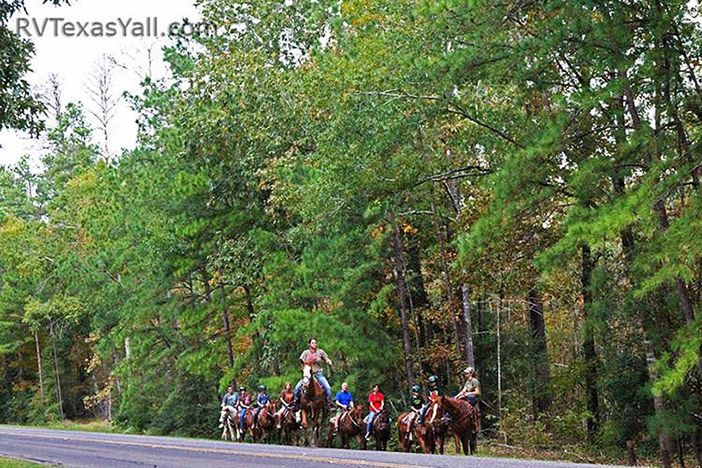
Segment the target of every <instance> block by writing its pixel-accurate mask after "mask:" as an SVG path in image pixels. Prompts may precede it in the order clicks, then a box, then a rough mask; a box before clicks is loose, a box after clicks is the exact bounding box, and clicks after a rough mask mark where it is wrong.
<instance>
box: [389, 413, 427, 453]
mask: <svg viewBox="0 0 702 468" xmlns="http://www.w3.org/2000/svg"><path fill="white" fill-rule="evenodd" d="M418 419H419V415H417V414H416V413H415V412H409V413H402V414H401V415H400V417H399V418H398V419H397V435H398V439H399V441H400V449H401V450H402V451H403V452H409V451H410V450H411V449H412V445H413V444H414V443H415V442H417V443H418V444H419V447H420V448H421V449H422V452H424V453H431V452H433V451H434V432H433V431H432V428H431V426H430V425H429V424H428V423H426V422H425V423H424V424H419V421H418Z"/></svg>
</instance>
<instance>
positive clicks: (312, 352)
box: [219, 338, 480, 440]
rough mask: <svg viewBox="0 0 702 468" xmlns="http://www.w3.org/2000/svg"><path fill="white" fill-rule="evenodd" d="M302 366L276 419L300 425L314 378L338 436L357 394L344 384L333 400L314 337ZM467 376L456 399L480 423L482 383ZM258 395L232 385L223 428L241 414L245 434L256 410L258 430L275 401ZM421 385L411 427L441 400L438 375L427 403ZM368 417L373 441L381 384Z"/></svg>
mask: <svg viewBox="0 0 702 468" xmlns="http://www.w3.org/2000/svg"><path fill="white" fill-rule="evenodd" d="M300 363H301V366H302V374H303V375H302V378H301V379H300V381H299V382H298V383H297V385H295V387H294V389H293V387H292V383H291V382H286V383H285V387H284V388H283V390H282V391H281V393H280V395H279V401H280V404H281V407H280V409H279V410H278V411H277V412H276V413H275V418H276V420H277V421H280V418H282V417H284V416H285V415H286V413H292V414H294V415H295V418H296V420H297V421H298V422H299V411H300V397H301V393H302V390H303V388H306V387H307V386H308V384H310V383H311V382H312V379H314V380H316V382H318V384H319V385H320V386H321V388H322V389H323V391H324V395H325V398H326V404H327V406H328V407H329V408H330V409H331V410H336V415H335V416H334V417H333V418H332V419H331V423H332V427H333V433H334V434H335V433H336V432H337V431H338V429H339V421H340V419H341V418H342V417H343V416H344V415H346V414H347V413H349V412H350V411H352V410H353V409H354V407H355V405H354V399H353V395H352V394H351V391H350V390H349V384H348V383H347V382H344V383H342V384H341V389H340V390H339V392H337V394H336V396H335V397H334V398H332V389H331V386H330V385H329V381H328V380H327V379H326V377H325V376H324V369H323V363H326V364H328V365H330V366H331V364H332V361H331V359H329V356H328V355H327V353H326V352H324V350H322V349H320V348H318V346H317V340H316V339H315V338H311V339H310V340H309V342H308V348H307V349H305V350H304V351H303V352H302V354H301V355H300ZM463 376H464V379H465V383H464V385H463V387H462V389H461V390H460V391H459V392H458V394H457V395H455V397H454V398H456V399H459V400H465V401H467V402H468V403H469V404H470V406H471V407H473V409H474V410H475V412H476V414H477V415H478V416H477V419H478V424H479V421H480V408H479V399H480V381H479V380H478V379H477V373H476V371H475V369H474V368H472V367H467V368H466V369H465V370H464V371H463ZM258 390H259V391H258V394H257V395H256V398H255V400H254V399H253V398H252V397H251V395H250V394H249V393H248V392H247V391H246V387H244V386H241V387H239V391H238V393H237V392H234V388H233V387H232V386H229V387H228V388H227V393H226V394H225V395H224V396H223V397H222V405H221V406H222V413H221V415H220V420H219V422H220V426H219V427H220V428H222V427H223V424H224V419H225V416H226V415H227V413H230V414H237V413H238V415H239V428H241V430H242V432H243V430H244V428H245V427H246V425H245V421H246V415H247V412H248V411H249V410H251V409H253V411H254V414H253V426H252V428H253V429H255V428H256V424H257V423H258V421H259V415H260V413H261V410H262V409H263V408H265V407H266V405H268V404H269V402H271V397H270V395H269V394H268V389H267V388H266V386H265V385H260V386H259V387H258ZM421 390H422V389H421V386H419V385H413V386H412V388H411V389H410V405H411V411H410V413H409V414H408V416H407V421H406V423H407V425H408V427H409V428H410V430H411V428H412V427H413V425H415V424H418V425H423V424H424V420H425V418H426V416H427V411H428V410H429V408H430V407H431V405H432V402H434V401H437V399H439V398H441V392H440V389H439V377H437V376H436V375H431V376H430V377H429V378H428V379H427V397H428V398H427V400H425V399H424V397H423V396H422V391H421ZM367 401H368V410H369V411H368V415H367V416H366V417H365V419H364V423H365V425H366V428H365V429H366V431H365V440H369V439H370V436H371V432H372V429H373V423H374V421H375V419H376V417H377V415H378V414H380V413H381V412H383V410H384V409H385V396H384V395H383V393H382V392H381V391H380V386H379V385H378V384H375V385H373V389H372V391H371V393H370V394H369V395H368V400H367Z"/></svg>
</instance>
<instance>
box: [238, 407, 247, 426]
mask: <svg viewBox="0 0 702 468" xmlns="http://www.w3.org/2000/svg"><path fill="white" fill-rule="evenodd" d="M245 420H246V408H241V412H240V413H239V428H240V429H241V430H242V431H243V430H244V427H245V426H244V421H245Z"/></svg>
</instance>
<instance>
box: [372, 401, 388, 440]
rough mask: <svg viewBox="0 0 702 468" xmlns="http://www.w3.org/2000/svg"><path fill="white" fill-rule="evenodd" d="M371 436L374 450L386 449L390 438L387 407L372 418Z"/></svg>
mask: <svg viewBox="0 0 702 468" xmlns="http://www.w3.org/2000/svg"><path fill="white" fill-rule="evenodd" d="M371 437H374V438H375V449H376V450H386V449H387V448H388V440H390V415H389V414H388V410H387V409H384V410H383V411H381V412H380V413H378V414H377V415H376V417H375V419H374V420H373V427H372V428H371Z"/></svg>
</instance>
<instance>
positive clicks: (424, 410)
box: [419, 403, 431, 424]
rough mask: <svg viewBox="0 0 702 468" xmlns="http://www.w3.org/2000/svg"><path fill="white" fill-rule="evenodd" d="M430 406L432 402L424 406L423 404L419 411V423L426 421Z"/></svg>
mask: <svg viewBox="0 0 702 468" xmlns="http://www.w3.org/2000/svg"><path fill="white" fill-rule="evenodd" d="M430 406H431V403H427V404H425V405H424V406H422V409H421V411H420V412H419V423H420V424H423V423H424V418H426V417H427V411H428V410H429V407H430Z"/></svg>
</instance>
